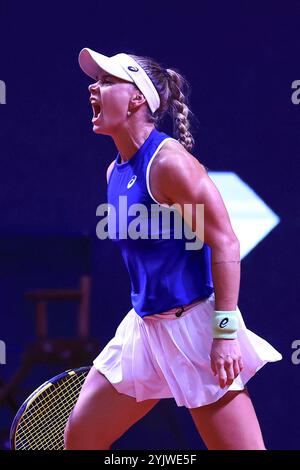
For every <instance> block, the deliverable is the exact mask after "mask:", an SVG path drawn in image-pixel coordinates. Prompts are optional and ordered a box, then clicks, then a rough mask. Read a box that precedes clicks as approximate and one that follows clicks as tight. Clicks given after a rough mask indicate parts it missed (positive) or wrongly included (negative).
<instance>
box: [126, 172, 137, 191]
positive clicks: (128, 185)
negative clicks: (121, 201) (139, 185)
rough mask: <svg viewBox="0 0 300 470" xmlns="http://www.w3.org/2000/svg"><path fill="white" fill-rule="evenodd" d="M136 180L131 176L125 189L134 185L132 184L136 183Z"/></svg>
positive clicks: (134, 176) (135, 177)
mask: <svg viewBox="0 0 300 470" xmlns="http://www.w3.org/2000/svg"><path fill="white" fill-rule="evenodd" d="M136 179H137V176H136V175H133V177H132V178H131V180H130V181H129V183H128V184H127V189H129V188H131V186H133V185H134V183H135V182H136Z"/></svg>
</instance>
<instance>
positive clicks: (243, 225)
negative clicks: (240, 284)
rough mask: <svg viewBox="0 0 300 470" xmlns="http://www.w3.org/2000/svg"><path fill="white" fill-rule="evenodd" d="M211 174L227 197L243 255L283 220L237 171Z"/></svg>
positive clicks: (212, 172)
mask: <svg viewBox="0 0 300 470" xmlns="http://www.w3.org/2000/svg"><path fill="white" fill-rule="evenodd" d="M208 174H209V176H210V178H211V179H212V181H213V182H214V183H215V185H216V187H217V188H218V190H219V191H220V194H221V196H222V198H223V201H224V204H225V206H226V209H227V211H228V214H229V217H230V221H231V225H232V228H233V230H234V233H235V234H236V236H237V237H238V239H239V241H240V252H241V253H240V254H241V259H243V258H244V257H245V256H247V255H248V253H249V252H250V251H251V250H253V248H255V246H256V245H258V243H259V242H260V241H261V240H263V239H264V238H265V237H266V236H267V235H268V234H269V233H270V232H271V230H273V228H274V227H276V225H278V224H279V222H280V218H279V217H278V215H277V214H275V212H273V211H272V209H270V207H268V206H267V204H266V203H265V202H264V201H263V200H262V199H261V198H260V197H259V196H258V195H257V194H256V193H255V191H254V190H253V189H252V188H251V187H250V186H249V185H248V184H246V183H245V182H244V181H243V180H242V179H241V178H240V177H239V176H237V175H236V174H235V173H233V172H230V171H228V172H227V171H210V172H208Z"/></svg>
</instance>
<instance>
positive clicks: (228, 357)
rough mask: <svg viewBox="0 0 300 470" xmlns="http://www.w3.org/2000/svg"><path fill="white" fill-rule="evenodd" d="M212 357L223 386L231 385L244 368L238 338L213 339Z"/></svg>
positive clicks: (215, 371) (213, 365)
mask: <svg viewBox="0 0 300 470" xmlns="http://www.w3.org/2000/svg"><path fill="white" fill-rule="evenodd" d="M210 359H211V368H212V371H213V373H214V375H218V378H219V383H220V387H221V388H224V387H226V386H229V385H231V384H232V382H233V381H234V379H236V377H237V376H238V375H239V373H240V372H241V371H242V370H243V368H244V365H243V360H242V357H241V350H240V345H239V341H238V339H213V343H212V347H211V353H210Z"/></svg>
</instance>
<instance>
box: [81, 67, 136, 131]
mask: <svg viewBox="0 0 300 470" xmlns="http://www.w3.org/2000/svg"><path fill="white" fill-rule="evenodd" d="M96 79H97V81H96V82H95V83H93V84H92V85H90V86H89V92H90V93H91V97H90V101H91V104H92V107H93V112H94V116H93V119H92V123H93V131H94V132H95V133H96V134H107V135H113V134H115V133H116V132H118V130H119V129H120V128H122V126H124V123H125V122H126V120H127V117H128V116H127V112H128V107H129V103H130V98H131V97H132V94H133V91H134V90H135V86H134V85H133V84H132V83H130V82H126V81H125V80H122V79H120V78H117V77H114V76H112V75H109V74H108V73H106V72H104V71H103V73H99V76H97V77H96Z"/></svg>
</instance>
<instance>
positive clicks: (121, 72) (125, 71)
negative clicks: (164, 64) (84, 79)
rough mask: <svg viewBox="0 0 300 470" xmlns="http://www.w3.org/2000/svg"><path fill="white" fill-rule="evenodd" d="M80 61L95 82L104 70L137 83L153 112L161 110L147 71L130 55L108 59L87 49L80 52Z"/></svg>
mask: <svg viewBox="0 0 300 470" xmlns="http://www.w3.org/2000/svg"><path fill="white" fill-rule="evenodd" d="M78 60H79V65H80V67H81V68H82V70H83V71H84V72H85V73H86V74H87V75H88V76H89V77H91V78H93V79H94V80H96V77H97V75H98V74H99V70H104V71H105V72H107V73H109V74H110V75H113V76H114V77H118V78H121V79H122V80H126V81H127V82H131V83H135V85H136V86H137V87H138V89H139V90H140V91H141V92H142V93H143V95H144V97H145V98H146V100H147V103H148V105H149V108H150V109H151V112H152V113H154V112H155V111H156V110H157V109H158V108H159V106H160V98H159V94H158V93H157V90H156V88H155V86H154V85H153V83H152V81H151V80H150V78H149V76H148V75H147V74H146V72H145V70H144V69H143V68H142V67H141V66H140V65H139V64H138V63H137V62H136V61H135V60H134V59H133V58H132V57H130V56H129V55H128V54H124V53H121V54H116V55H114V56H112V57H107V56H105V55H103V54H99V52H95V51H92V50H91V49H88V48H87V47H85V48H84V49H82V50H81V51H80V53H79V58H78Z"/></svg>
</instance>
